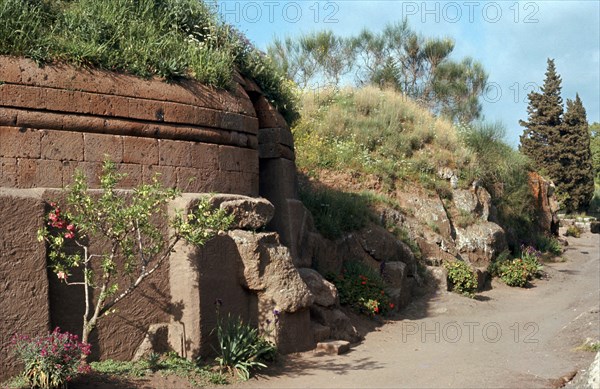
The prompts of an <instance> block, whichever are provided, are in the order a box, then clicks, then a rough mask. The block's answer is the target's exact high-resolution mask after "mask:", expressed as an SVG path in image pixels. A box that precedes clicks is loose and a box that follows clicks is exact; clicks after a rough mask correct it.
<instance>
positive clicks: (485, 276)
mask: <svg viewBox="0 0 600 389" xmlns="http://www.w3.org/2000/svg"><path fill="white" fill-rule="evenodd" d="M473 270H474V271H475V275H476V276H477V291H479V292H481V291H483V290H485V288H486V287H487V284H488V282H489V280H491V276H490V272H489V271H488V270H487V268H485V267H475V268H473Z"/></svg>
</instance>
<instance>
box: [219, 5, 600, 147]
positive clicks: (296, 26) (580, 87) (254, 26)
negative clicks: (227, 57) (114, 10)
mask: <svg viewBox="0 0 600 389" xmlns="http://www.w3.org/2000/svg"><path fill="white" fill-rule="evenodd" d="M219 13H220V14H221V15H222V16H223V18H224V19H225V20H226V21H227V22H229V23H231V24H234V25H236V26H238V28H239V29H240V30H241V31H243V32H244V33H245V34H246V35H247V36H248V38H249V39H250V40H251V41H253V42H254V43H255V44H256V45H257V46H258V47H259V48H261V49H265V48H266V46H267V45H268V44H269V43H270V42H272V40H273V38H274V37H285V36H296V35H299V34H302V33H307V32H311V31H318V30H323V29H329V30H332V31H334V32H335V33H337V34H339V35H342V36H350V35H355V34H357V33H358V32H359V31H360V30H361V29H362V28H364V27H366V28H368V29H370V30H372V31H379V30H381V29H383V27H384V26H385V24H387V23H390V22H395V21H400V20H402V18H404V17H406V18H408V20H409V23H410V26H411V27H412V28H413V30H415V31H417V32H420V33H422V34H423V35H425V36H435V37H445V36H447V37H451V38H453V39H454V40H455V42H456V46H455V50H454V54H453V55H454V58H455V59H460V58H462V57H465V56H471V57H473V58H475V59H476V60H478V61H480V62H481V63H483V65H484V67H485V69H486V70H487V72H488V73H489V85H490V87H489V89H488V92H487V93H486V94H485V96H484V99H483V106H484V112H483V113H484V115H485V120H488V121H501V122H502V123H504V125H505V127H506V128H507V140H508V141H509V142H510V143H511V144H513V145H515V146H516V145H517V144H518V142H519V135H520V134H521V133H522V130H523V129H522V127H520V126H519V124H518V121H519V119H526V117H527V111H526V109H527V93H528V92H529V91H530V90H531V89H532V88H535V87H539V86H541V85H542V84H543V81H544V73H545V71H546V59H547V58H548V57H550V58H554V59H555V64H556V67H557V71H558V73H559V74H560V75H561V77H562V80H563V82H562V87H563V89H562V96H563V100H565V101H566V99H567V98H571V99H573V98H574V97H575V93H579V95H580V97H581V99H582V101H583V104H584V106H585V108H586V110H587V115H588V120H589V121H590V122H594V121H596V122H600V70H599V69H600V1H598V0H587V1H562V0H561V1H559V0H556V1H516V0H508V1H397V0H386V1H370V0H338V1H316V0H308V1H307V0H296V1H277V0H273V1H269V0H266V1H249V0H244V1H233V0H226V1H223V0H221V1H220V2H219Z"/></svg>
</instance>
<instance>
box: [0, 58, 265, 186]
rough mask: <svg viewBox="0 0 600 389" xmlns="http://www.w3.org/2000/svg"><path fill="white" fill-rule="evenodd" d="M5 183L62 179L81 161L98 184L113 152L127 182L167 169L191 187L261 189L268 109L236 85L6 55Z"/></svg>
mask: <svg viewBox="0 0 600 389" xmlns="http://www.w3.org/2000/svg"><path fill="white" fill-rule="evenodd" d="M0 81H1V83H0V186H2V187H9V188H37V187H49V188H60V187H62V186H64V185H66V184H68V183H69V182H70V179H71V177H72V174H73V172H74V171H75V169H76V168H80V169H82V170H83V171H84V172H85V173H87V175H88V176H89V177H91V178H93V179H92V182H91V186H92V187H96V186H98V180H97V176H98V173H99V171H100V168H101V165H102V161H103V160H104V159H105V156H106V155H107V154H108V155H109V156H110V159H111V160H113V161H114V162H116V163H117V164H118V167H119V169H120V170H121V171H122V172H126V173H127V174H128V177H127V180H126V181H124V183H123V187H126V188H127V187H134V186H136V185H137V184H139V183H142V182H148V181H149V180H150V179H151V177H152V176H153V175H154V174H155V173H160V174H161V180H162V182H163V183H164V184H165V185H168V186H174V187H177V188H179V189H181V190H182V191H184V192H224V193H239V194H246V195H254V196H255V195H258V150H257V149H258V140H257V135H258V119H257V117H256V114H255V111H254V107H253V105H252V101H251V100H250V99H249V97H248V95H247V94H246V92H245V91H244V89H243V87H242V86H241V85H240V84H236V88H235V90H234V91H232V92H231V93H229V92H225V91H217V90H214V89H211V88H207V87H205V86H202V85H200V84H198V83H194V82H192V81H184V82H180V83H173V84H167V83H165V82H162V81H160V80H141V79H139V78H136V77H131V76H126V75H117V74H114V73H110V72H101V71H84V70H77V69H74V68H72V67H69V66H60V67H57V66H45V67H43V68H39V67H38V66H37V65H36V64H35V63H33V62H32V61H29V60H25V59H19V58H11V57H0Z"/></svg>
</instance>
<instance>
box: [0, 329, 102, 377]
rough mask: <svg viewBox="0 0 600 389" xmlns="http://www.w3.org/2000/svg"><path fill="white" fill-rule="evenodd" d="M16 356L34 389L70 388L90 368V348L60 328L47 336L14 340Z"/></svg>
mask: <svg viewBox="0 0 600 389" xmlns="http://www.w3.org/2000/svg"><path fill="white" fill-rule="evenodd" d="M11 344H12V346H13V351H14V354H15V355H16V356H17V357H18V358H19V359H20V360H21V361H22V362H23V364H24V365H25V366H24V372H23V377H24V379H25V381H26V382H27V384H28V385H29V386H30V387H32V388H41V389H54V388H66V386H67V383H68V382H69V381H70V380H71V379H73V378H74V377H75V376H77V375H78V374H79V373H85V372H87V371H88V370H89V366H88V365H87V364H85V362H84V361H83V360H82V355H86V356H87V355H89V353H90V345H89V344H87V343H84V342H80V341H79V339H78V337H77V335H73V334H70V333H69V332H64V333H61V332H60V329H59V328H58V327H57V328H56V329H55V330H54V331H53V332H51V333H50V334H48V335H45V336H38V337H35V338H30V337H28V336H24V335H15V336H13V338H12V341H11Z"/></svg>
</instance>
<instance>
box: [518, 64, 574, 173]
mask: <svg viewBox="0 0 600 389" xmlns="http://www.w3.org/2000/svg"><path fill="white" fill-rule="evenodd" d="M560 84H561V78H560V76H559V75H558V74H557V73H556V68H555V66H554V60H553V59H548V70H547V71H546V79H545V80H544V86H543V87H542V88H541V92H542V93H539V92H535V91H533V92H531V93H529V95H528V96H527V97H528V98H529V105H528V106H527V113H528V117H529V120H528V121H523V120H520V121H519V123H520V124H521V126H523V127H525V130H524V131H523V135H521V145H520V147H519V149H520V150H521V152H522V153H523V154H525V155H527V156H528V157H529V158H530V159H531V160H532V161H533V163H534V165H535V167H536V169H537V170H538V171H540V172H542V173H543V174H547V175H549V176H550V177H551V178H552V179H556V178H557V177H556V175H555V173H556V172H557V171H558V167H559V162H558V159H557V158H556V152H555V150H556V144H557V143H558V142H560V126H561V124H562V114H563V106H562V98H561V97H560V91H561V85H560Z"/></svg>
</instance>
